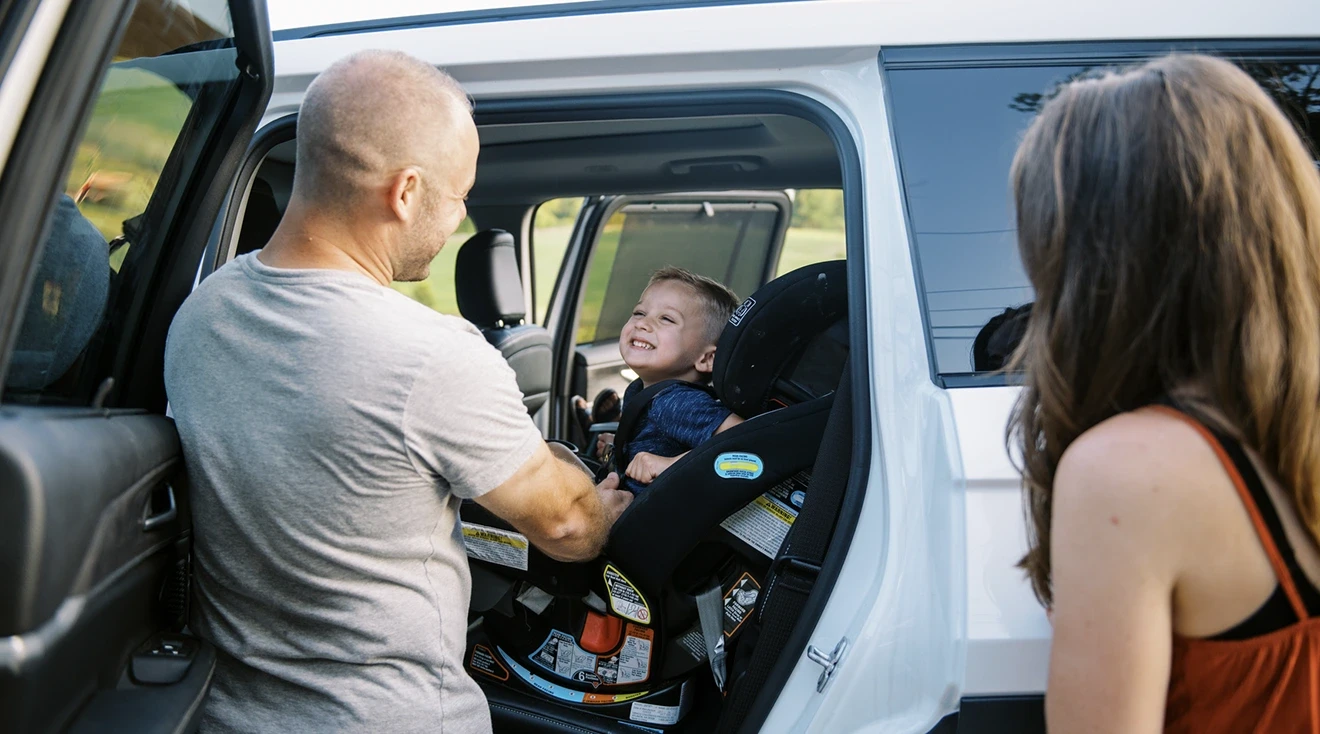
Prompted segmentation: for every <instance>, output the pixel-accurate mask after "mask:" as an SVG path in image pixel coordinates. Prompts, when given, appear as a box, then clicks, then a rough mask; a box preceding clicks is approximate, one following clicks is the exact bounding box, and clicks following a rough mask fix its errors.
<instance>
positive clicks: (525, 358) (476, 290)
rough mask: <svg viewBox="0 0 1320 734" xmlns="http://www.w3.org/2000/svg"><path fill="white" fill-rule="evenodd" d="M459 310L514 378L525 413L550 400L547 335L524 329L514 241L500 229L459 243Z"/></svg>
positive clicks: (456, 281)
mask: <svg viewBox="0 0 1320 734" xmlns="http://www.w3.org/2000/svg"><path fill="white" fill-rule="evenodd" d="M454 290H455V293H456V295H457V296H458V310H459V312H461V313H462V314H463V317H464V318H466V319H467V320H468V321H471V322H472V323H473V324H475V325H476V327H477V328H478V329H481V333H482V334H483V335H485V337H486V341H488V342H490V343H491V345H493V346H494V347H495V348H496V349H498V350H500V354H502V355H504V359H505V361H507V362H508V363H509V366H510V367H512V368H513V371H514V373H515V374H516V375H517V376H518V389H519V390H521V391H522V394H523V405H525V406H526V407H527V412H528V413H535V412H536V411H537V410H539V409H540V408H541V406H542V405H544V404H545V402H546V400H548V399H549V398H550V370H551V363H552V354H553V350H552V348H551V342H550V334H549V332H547V331H546V330H545V329H542V328H541V327H539V326H535V325H532V324H524V323H523V319H524V318H525V317H526V316H527V299H526V298H525V297H524V296H523V287H522V278H521V276H520V275H519V272H518V256H517V252H516V250H515V246H514V239H513V235H511V234H509V233H508V232H505V231H504V230H502V229H487V230H482V231H480V232H477V233H476V234H474V235H472V237H470V238H469V239H468V241H467V242H464V243H463V246H462V247H461V248H460V249H459V251H458V261H457V263H456V264H455V266H454Z"/></svg>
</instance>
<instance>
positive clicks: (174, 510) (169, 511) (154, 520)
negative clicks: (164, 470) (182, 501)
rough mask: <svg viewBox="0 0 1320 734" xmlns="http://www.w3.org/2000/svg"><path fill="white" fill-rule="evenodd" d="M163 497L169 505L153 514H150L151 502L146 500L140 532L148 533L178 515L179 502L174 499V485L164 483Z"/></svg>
mask: <svg viewBox="0 0 1320 734" xmlns="http://www.w3.org/2000/svg"><path fill="white" fill-rule="evenodd" d="M165 497H166V501H167V502H168V504H169V506H168V507H166V508H165V510H164V511H162V512H158V513H156V514H154V515H153V514H151V509H152V508H151V505H152V502H151V500H150V499H148V500H147V506H146V508H144V509H143V511H142V532H144V533H149V532H151V531H152V530H155V529H156V528H158V527H160V526H161V525H164V524H165V523H167V522H170V521H172V520H174V518H176V517H178V516H179V503H177V502H175V501H174V487H172V486H170V485H169V484H166V485H165Z"/></svg>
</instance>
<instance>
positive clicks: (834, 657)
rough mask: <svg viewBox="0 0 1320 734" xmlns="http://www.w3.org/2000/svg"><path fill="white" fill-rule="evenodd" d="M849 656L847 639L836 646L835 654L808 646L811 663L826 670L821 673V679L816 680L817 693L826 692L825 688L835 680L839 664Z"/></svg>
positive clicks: (808, 656)
mask: <svg viewBox="0 0 1320 734" xmlns="http://www.w3.org/2000/svg"><path fill="white" fill-rule="evenodd" d="M847 654H848V638H847V637H845V638H843V639H841V640H839V644H837V645H835V646H834V652H828V653H827V652H822V651H821V649H820V648H819V647H816V646H815V645H808V646H807V658H808V659H810V660H811V662H813V663H815V664H817V665H819V666H820V667H822V668H824V669H825V670H823V671H821V674H820V678H819V679H817V680H816V692H817V693H824V692H825V686H828V685H829V684H830V680H831V679H832V678H834V671H835V669H836V668H838V667H839V663H841V662H843V657H844V656H845V655H847Z"/></svg>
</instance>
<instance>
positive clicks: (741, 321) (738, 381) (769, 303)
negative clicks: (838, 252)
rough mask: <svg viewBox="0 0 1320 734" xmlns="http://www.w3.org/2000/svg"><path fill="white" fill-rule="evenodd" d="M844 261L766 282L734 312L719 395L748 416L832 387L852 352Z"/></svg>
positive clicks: (717, 373) (720, 353)
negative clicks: (849, 338) (849, 337)
mask: <svg viewBox="0 0 1320 734" xmlns="http://www.w3.org/2000/svg"><path fill="white" fill-rule="evenodd" d="M847 315H848V283H847V267H846V263H845V262H844V261H843V260H832V261H829V262H822V263H816V264H814V265H807V266H805V267H802V268H799V269H797V270H794V271H793V272H791V273H788V274H786V275H783V276H780V277H778V278H776V279H774V280H772V281H770V282H769V283H767V284H765V285H764V286H762V287H761V289H760V290H758V291H756V293H754V294H752V296H751V297H749V298H748V299H747V300H745V301H743V303H742V305H740V306H739V307H738V309H737V310H736V311H734V312H733V316H732V317H731V318H730V319H729V323H728V324H727V325H726V326H725V327H724V333H723V334H722V335H721V336H720V341H719V344H718V346H717V348H716V350H715V368H714V373H713V375H712V381H713V385H714V387H715V392H716V394H718V395H719V397H720V400H722V401H723V402H724V404H725V405H726V406H728V407H729V408H730V409H731V410H733V411H734V412H735V413H737V414H738V415H740V416H742V417H744V418H751V417H752V416H755V415H759V414H761V413H764V412H765V411H767V410H770V409H772V408H776V407H782V406H783V405H787V404H791V403H797V402H802V401H803V400H808V399H810V398H813V397H816V396H819V395H823V394H825V393H828V392H830V391H832V390H833V389H834V388H835V386H836V385H837V384H838V379H839V375H840V374H841V372H842V369H843V363H844V360H845V359H846V358H847V356H848V331H847Z"/></svg>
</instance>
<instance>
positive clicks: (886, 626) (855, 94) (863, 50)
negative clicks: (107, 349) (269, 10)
mask: <svg viewBox="0 0 1320 734" xmlns="http://www.w3.org/2000/svg"><path fill="white" fill-rule="evenodd" d="M1253 37H1259V38H1265V37H1271V38H1281V37H1320V3H1316V2H1314V1H1313V0H1292V1H1287V0H1267V1H1264V2H1256V3H1248V4H1244V3H1238V2H1199V3H1196V4H1194V5H1192V4H1190V3H1176V4H1175V3H1151V2H1149V1H1148V0H1141V1H1138V0H1117V1H1116V2H1110V3H1103V4H1100V3H1095V4H1086V5H1083V4H1080V3H1058V2H1053V1H1050V0H1016V1H1013V2H997V3H987V2H977V1H971V2H914V1H907V0H818V1H817V2H786V3H778V4H776V3H768V4H745V5H725V6H712V7H700V8H677V9H670V10H650V11H638V12H617V13H600V14H587V15H576V16H570V17H552V18H537V19H526V20H499V21H490V22H474V23H464V24H457V25H448V26H444V25H441V26H435V27H423V28H411V29H406V30H382V31H373V32H359V33H352V34H344V35H331V36H325V37H319V38H309V39H299V40H285V41H277V43H276V45H275V61H276V71H277V78H276V86H275V93H274V96H273V97H272V99H271V103H270V107H269V108H268V110H267V113H266V116H265V118H264V121H263V123H268V122H270V121H273V120H275V119H278V118H280V117H283V116H285V115H288V114H290V113H292V112H295V111H296V110H297V108H298V105H299V103H300V101H301V99H302V96H303V94H304V92H305V90H306V87H307V85H308V83H310V81H311V80H312V79H313V78H314V77H315V75H316V74H317V73H319V72H320V71H321V70H323V69H324V68H325V67H326V66H328V65H329V64H331V63H333V62H334V61H335V60H337V59H339V58H342V57H343V56H345V55H347V54H350V53H352V52H354V51H357V50H360V49H366V48H391V49H397V50H402V51H405V52H408V53H411V54H414V55H416V56H418V57H421V58H423V59H426V60H428V61H430V62H432V63H435V64H436V65H439V66H442V67H444V68H446V69H447V70H448V71H449V72H450V73H452V74H453V75H454V76H455V77H456V78H457V79H458V80H459V81H460V82H462V83H463V85H464V86H465V88H466V89H467V90H468V91H469V92H470V93H471V94H472V95H473V97H475V98H476V100H477V104H478V105H480V104H481V101H482V100H489V99H509V98H532V97H548V96H566V95H587V94H615V93H633V92H646V93H655V92H664V91H708V90H719V89H778V90H786V91H790V92H794V93H797V94H800V95H803V96H806V97H810V98H812V99H815V100H817V101H819V102H821V103H822V104H824V105H826V106H827V107H828V108H829V109H830V110H832V111H833V112H834V113H835V114H836V115H838V117H839V118H840V119H841V120H842V121H843V123H844V124H845V125H846V127H847V128H848V130H849V132H850V134H851V135H852V138H853V142H854V144H855V145H856V148H857V152H858V155H859V157H860V159H861V164H862V170H863V193H864V201H865V206H864V211H863V217H864V232H865V237H866V262H865V263H864V264H863V266H864V268H865V270H866V273H867V282H868V292H867V304H868V314H867V317H868V323H869V325H870V331H871V333H870V345H869V347H870V352H869V354H868V355H867V356H868V362H869V374H870V376H871V384H870V387H871V420H872V428H873V431H872V437H873V441H874V443H873V445H872V464H871V473H870V477H869V480H868V482H869V483H868V487H869V490H868V493H867V496H866V500H865V503H864V506H863V508H862V512H861V516H860V518H859V520H858V526H857V530H856V533H855V534H854V537H853V540H852V545H851V548H850V550H849V552H848V556H847V560H846V561H845V563H844V566H843V569H842V572H841V573H840V575H839V578H838V581H837V583H836V585H835V587H834V590H833V593H832V595H831V597H830V600H829V603H828V606H827V607H826V609H825V611H824V613H823V615H822V617H821V619H820V621H819V624H818V626H817V628H816V630H815V633H814V634H813V636H812V640H811V644H813V645H815V646H817V647H819V648H821V649H822V650H825V651H829V650H832V649H834V647H835V644H836V643H837V642H838V641H839V640H840V639H841V638H847V639H848V640H849V641H850V643H851V648H850V650H849V652H848V654H847V656H846V658H845V659H844V661H843V663H842V664H841V665H840V666H839V668H838V671H837V673H836V674H835V676H834V679H833V681H832V682H831V684H830V685H829V686H828V687H827V688H826V690H825V692H824V693H823V694H822V693H818V692H817V690H816V683H817V678H818V676H819V674H820V672H821V668H820V667H819V666H818V665H816V664H815V663H812V662H810V661H808V660H807V659H806V657H805V656H803V657H802V658H801V659H800V660H799V661H798V663H797V667H796V668H795V670H794V672H793V674H792V676H791V677H790V679H789V681H788V684H787V685H786V687H785V689H784V690H783V692H782V694H781V695H780V697H779V698H778V701H777V704H776V705H775V707H774V709H773V711H772V712H771V714H770V716H769V719H768V720H767V721H766V724H765V727H764V729H765V730H766V731H774V732H780V731H811V732H841V731H867V732H926V731H928V730H929V729H930V728H931V727H932V726H934V725H935V724H936V723H937V722H938V721H939V720H940V718H941V717H943V716H944V715H946V714H947V713H949V712H951V711H953V710H955V709H956V708H957V705H958V701H959V700H960V698H962V697H963V696H970V695H990V694H1013V693H1027V694H1039V693H1041V692H1042V691H1043V690H1044V685H1045V677H1046V671H1047V663H1048V647H1049V637H1050V628H1049V624H1048V622H1047V620H1046V618H1045V615H1044V612H1043V610H1042V609H1041V607H1040V605H1039V604H1038V603H1037V602H1036V600H1035V598H1034V597H1033V596H1032V593H1031V590H1030V586H1029V585H1028V584H1027V582H1026V581H1025V578H1024V576H1023V574H1022V572H1021V571H1020V570H1019V569H1017V568H1016V567H1015V564H1016V563H1017V561H1018V559H1019V558H1020V557H1021V555H1022V552H1023V551H1024V549H1025V546H1026V531H1025V525H1024V519H1023V513H1022V508H1021V494H1020V480H1019V478H1018V476H1017V473H1016V472H1015V471H1014V469H1013V466H1012V464H1011V463H1010V461H1009V457H1008V454H1007V450H1006V448H1005V442H1004V427H1005V421H1006V419H1007V416H1008V414H1009V411H1010V409H1011V406H1012V403H1013V401H1014V399H1015V398H1016V395H1017V389H1016V388H1006V387H1001V388H985V387H977V388H963V389H954V390H943V389H941V388H939V387H938V386H937V385H936V384H935V383H934V382H933V381H932V379H931V373H932V370H931V364H930V357H929V352H928V346H927V338H926V332H925V329H924V326H923V314H922V310H921V303H920V300H919V298H918V283H917V280H916V274H915V269H914V263H913V257H912V250H911V247H910V245H909V241H910V240H909V236H908V231H907V225H906V223H905V214H904V203H903V192H902V189H901V186H900V183H899V178H898V166H897V161H896V158H895V150H894V145H893V141H892V136H891V132H890V123H889V117H888V113H887V110H886V108H885V90H884V80H883V76H882V74H881V70H880V67H879V62H878V55H879V52H880V49H881V47H882V46H888V45H902V46H907V45H922V44H970V43H1008V42H1034V41H1079V40H1114V39H1122V40H1139V39H1189V38H1190V39H1195V38H1207V39H1220V38H1253ZM277 38H278V34H277ZM1006 205H1007V202H1006Z"/></svg>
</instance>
